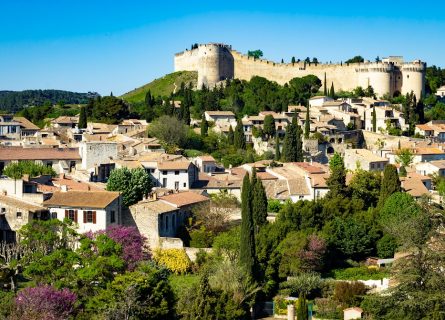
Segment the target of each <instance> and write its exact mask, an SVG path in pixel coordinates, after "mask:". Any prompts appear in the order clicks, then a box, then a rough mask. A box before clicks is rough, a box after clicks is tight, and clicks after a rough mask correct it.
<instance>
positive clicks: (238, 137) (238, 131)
mask: <svg viewBox="0 0 445 320" xmlns="http://www.w3.org/2000/svg"><path fill="white" fill-rule="evenodd" d="M233 144H234V146H235V148H237V149H243V150H245V149H246V137H245V136H244V130H243V124H242V122H241V120H238V122H237V124H236V127H235V134H234V139H233Z"/></svg>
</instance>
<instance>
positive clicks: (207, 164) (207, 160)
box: [194, 155, 216, 173]
mask: <svg viewBox="0 0 445 320" xmlns="http://www.w3.org/2000/svg"><path fill="white" fill-rule="evenodd" d="M194 163H195V165H196V167H198V170H199V172H205V173H211V172H215V171H216V161H215V159H214V158H213V157H212V156H209V155H207V156H199V157H196V159H195V161H194Z"/></svg>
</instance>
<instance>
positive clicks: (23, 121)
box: [14, 117, 40, 130]
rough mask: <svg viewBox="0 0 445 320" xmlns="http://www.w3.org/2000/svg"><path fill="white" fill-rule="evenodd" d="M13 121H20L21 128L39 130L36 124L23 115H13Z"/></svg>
mask: <svg viewBox="0 0 445 320" xmlns="http://www.w3.org/2000/svg"><path fill="white" fill-rule="evenodd" d="M14 121H17V122H20V125H21V127H22V130H40V128H39V127H38V126H36V125H35V124H34V123H32V122H31V121H29V120H28V119H26V118H25V117H14Z"/></svg>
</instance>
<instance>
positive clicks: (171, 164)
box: [158, 161, 192, 170]
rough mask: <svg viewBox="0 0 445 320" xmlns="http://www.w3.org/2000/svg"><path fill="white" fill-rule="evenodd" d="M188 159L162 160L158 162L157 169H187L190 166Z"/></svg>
mask: <svg viewBox="0 0 445 320" xmlns="http://www.w3.org/2000/svg"><path fill="white" fill-rule="evenodd" d="M191 164H192V163H191V162H190V161H163V162H158V169H159V170H188V168H189V167H190V166H191Z"/></svg>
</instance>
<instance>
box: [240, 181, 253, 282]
mask: <svg viewBox="0 0 445 320" xmlns="http://www.w3.org/2000/svg"><path fill="white" fill-rule="evenodd" d="M240 264H241V266H242V267H243V268H245V270H246V271H247V272H248V274H250V275H252V277H254V274H255V265H256V259H255V233H254V225H253V216H252V186H251V183H250V177H249V174H246V175H245V176H244V179H243V185H242V189H241V243H240Z"/></svg>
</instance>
